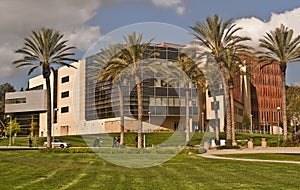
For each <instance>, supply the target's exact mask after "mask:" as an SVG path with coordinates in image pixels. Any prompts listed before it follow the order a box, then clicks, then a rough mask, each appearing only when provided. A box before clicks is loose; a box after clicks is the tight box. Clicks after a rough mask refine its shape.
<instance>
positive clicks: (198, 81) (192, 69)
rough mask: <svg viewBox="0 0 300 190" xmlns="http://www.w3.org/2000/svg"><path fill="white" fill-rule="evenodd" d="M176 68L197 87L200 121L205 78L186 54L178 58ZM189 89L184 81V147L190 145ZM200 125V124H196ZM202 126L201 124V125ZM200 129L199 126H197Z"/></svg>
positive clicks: (187, 83) (187, 82)
mask: <svg viewBox="0 0 300 190" xmlns="http://www.w3.org/2000/svg"><path fill="white" fill-rule="evenodd" d="M178 67H179V68H180V69H181V70H182V71H183V72H185V74H186V75H187V77H189V79H190V80H191V82H192V83H193V84H194V85H196V86H197V93H198V102H200V104H199V105H198V107H199V109H198V119H199V120H201V116H202V114H201V113H202V111H203V110H202V107H201V106H202V105H201V104H202V102H203V101H202V100H201V99H202V97H200V96H202V89H203V87H205V83H206V82H205V77H204V74H203V73H202V71H201V69H200V68H199V65H198V64H196V62H195V61H194V60H193V59H191V58H190V57H189V56H187V55H186V54H182V55H180V56H179V57H178ZM189 92H190V87H189V80H187V81H185V101H186V103H185V105H186V113H185V115H186V118H185V126H186V142H185V144H186V145H189V143H190V123H189V120H190V113H189V97H190V94H189ZM198 123H201V122H198ZM201 124H202V123H201ZM198 127H200V126H198Z"/></svg>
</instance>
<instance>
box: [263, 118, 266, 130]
mask: <svg viewBox="0 0 300 190" xmlns="http://www.w3.org/2000/svg"><path fill="white" fill-rule="evenodd" d="M263 122H264V134H266V120H265V118H263Z"/></svg>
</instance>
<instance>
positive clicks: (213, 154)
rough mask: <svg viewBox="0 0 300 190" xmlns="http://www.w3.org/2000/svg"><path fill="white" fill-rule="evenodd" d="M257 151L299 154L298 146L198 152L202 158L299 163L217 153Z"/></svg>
mask: <svg viewBox="0 0 300 190" xmlns="http://www.w3.org/2000/svg"><path fill="white" fill-rule="evenodd" d="M259 153H284V154H300V147H270V148H254V149H242V150H233V149H230V150H228V149H227V150H208V151H207V152H206V153H205V154H199V156H201V157H204V158H213V159H222V160H238V161H248V162H271V163H289V164H300V161H288V160H261V159H248V158H229V157H220V156H218V155H224V154H259Z"/></svg>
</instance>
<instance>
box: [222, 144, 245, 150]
mask: <svg viewBox="0 0 300 190" xmlns="http://www.w3.org/2000/svg"><path fill="white" fill-rule="evenodd" d="M223 149H240V146H230V145H225V146H219V147H217V150H223Z"/></svg>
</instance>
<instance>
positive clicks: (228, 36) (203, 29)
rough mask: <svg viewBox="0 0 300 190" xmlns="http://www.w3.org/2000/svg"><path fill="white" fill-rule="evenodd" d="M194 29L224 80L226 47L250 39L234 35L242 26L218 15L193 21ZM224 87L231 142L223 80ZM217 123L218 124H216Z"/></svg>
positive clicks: (229, 132)
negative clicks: (223, 19)
mask: <svg viewBox="0 0 300 190" xmlns="http://www.w3.org/2000/svg"><path fill="white" fill-rule="evenodd" d="M190 28H191V29H193V30H194V32H195V33H194V37H195V39H196V40H199V41H200V42H202V44H203V45H204V46H205V47H207V48H208V49H209V50H210V51H211V53H212V54H213V56H214V58H215V60H216V62H217V64H218V66H219V68H220V71H221V77H222V78H223V80H224V81H226V75H225V70H224V60H223V59H224V54H225V53H226V51H227V49H233V48H234V47H235V48H238V49H243V48H244V47H245V46H244V45H243V44H242V43H243V42H245V41H247V40H250V38H248V37H240V36H238V35H236V32H238V31H239V30H241V29H242V28H240V27H236V26H235V24H232V19H229V20H226V21H225V22H223V21H222V18H219V16H218V15H215V16H214V17H206V22H199V21H197V22H196V23H195V26H191V27H190ZM224 89H225V107H226V114H225V115H226V126H227V128H226V143H227V144H230V145H231V143H232V122H231V108H230V98H229V88H228V85H227V83H226V82H224ZM217 125H219V124H217Z"/></svg>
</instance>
